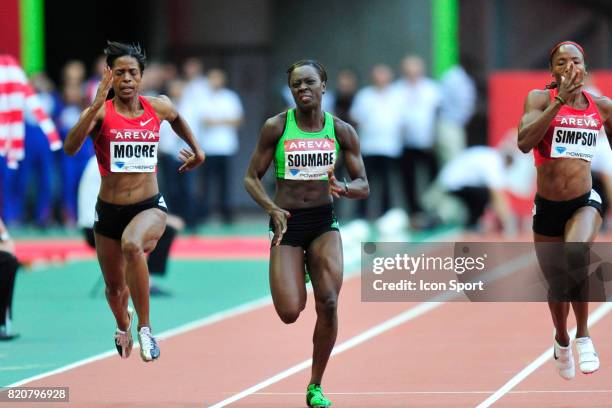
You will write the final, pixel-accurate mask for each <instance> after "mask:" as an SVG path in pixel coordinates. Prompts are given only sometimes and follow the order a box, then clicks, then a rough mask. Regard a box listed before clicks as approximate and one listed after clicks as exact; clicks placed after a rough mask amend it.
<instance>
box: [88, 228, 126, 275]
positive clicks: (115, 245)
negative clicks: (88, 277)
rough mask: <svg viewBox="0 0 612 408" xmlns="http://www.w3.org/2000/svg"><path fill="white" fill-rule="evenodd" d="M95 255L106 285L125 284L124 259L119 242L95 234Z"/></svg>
mask: <svg viewBox="0 0 612 408" xmlns="http://www.w3.org/2000/svg"><path fill="white" fill-rule="evenodd" d="M95 240H96V254H97V256H98V262H99V263H100V268H101V269H102V275H104V280H105V281H106V283H107V285H112V286H121V285H123V284H124V283H125V258H124V257H123V252H122V251H121V242H120V241H118V240H115V239H111V238H108V237H105V236H104V235H101V234H98V233H95Z"/></svg>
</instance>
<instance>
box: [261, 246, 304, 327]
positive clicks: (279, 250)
mask: <svg viewBox="0 0 612 408" xmlns="http://www.w3.org/2000/svg"><path fill="white" fill-rule="evenodd" d="M270 290H271V292H272V300H273V301H274V308H275V309H276V313H278V317H280V319H281V320H282V321H283V322H284V323H287V324H290V323H293V322H295V321H296V320H297V318H298V317H299V315H300V313H301V312H302V310H304V307H306V282H305V280H304V250H303V249H302V247H296V246H290V245H278V246H273V247H272V248H270Z"/></svg>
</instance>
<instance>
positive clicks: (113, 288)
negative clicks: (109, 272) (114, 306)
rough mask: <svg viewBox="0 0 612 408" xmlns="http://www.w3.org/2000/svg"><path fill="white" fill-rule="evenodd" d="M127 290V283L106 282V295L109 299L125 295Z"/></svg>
mask: <svg viewBox="0 0 612 408" xmlns="http://www.w3.org/2000/svg"><path fill="white" fill-rule="evenodd" d="M126 291H127V285H126V284H125V283H115V282H111V283H109V282H107V283H106V296H107V297H108V298H109V299H119V298H121V297H122V296H125V294H126Z"/></svg>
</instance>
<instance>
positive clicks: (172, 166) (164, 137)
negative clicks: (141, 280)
mask: <svg viewBox="0 0 612 408" xmlns="http://www.w3.org/2000/svg"><path fill="white" fill-rule="evenodd" d="M145 76H146V74H145ZM185 85H186V83H185V81H182V80H180V79H174V80H172V81H170V82H168V84H167V89H168V97H169V98H170V100H171V101H172V102H173V103H174V104H175V105H176V106H177V109H178V111H179V113H180V114H181V116H182V117H183V118H184V119H185V121H186V122H187V123H189V126H191V128H192V129H198V128H199V127H198V125H197V123H198V121H199V120H200V116H199V113H198V112H197V109H198V108H199V106H200V105H199V104H197V105H193V104H189V103H187V102H188V101H185V100H184V99H183V92H184V89H185ZM159 136H160V137H159V147H158V152H159V158H158V167H159V176H160V181H161V184H162V188H163V190H164V198H165V199H166V202H167V204H168V206H169V207H170V208H172V211H173V212H174V213H175V214H177V215H178V216H180V217H181V218H182V219H183V220H185V222H186V224H187V226H188V227H187V228H188V230H191V231H193V230H195V229H196V226H197V218H196V203H197V200H196V183H197V182H196V178H197V173H195V172H186V173H184V174H183V175H182V176H181V177H176V169H178V168H179V167H180V166H181V161H180V159H179V153H180V151H181V149H184V148H186V147H187V144H186V143H185V142H184V141H183V140H182V139H180V138H178V137H176V136H175V134H174V131H173V130H172V127H171V126H170V124H169V123H167V122H165V121H164V122H162V124H161V125H160V127H159Z"/></svg>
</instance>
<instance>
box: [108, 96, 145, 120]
mask: <svg viewBox="0 0 612 408" xmlns="http://www.w3.org/2000/svg"><path fill="white" fill-rule="evenodd" d="M113 103H114V104H115V110H117V111H119V112H121V113H122V114H124V115H127V116H138V115H139V114H140V113H141V111H142V107H141V106H140V101H139V100H138V96H135V97H133V98H129V99H122V98H119V97H115V98H114V100H113Z"/></svg>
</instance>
